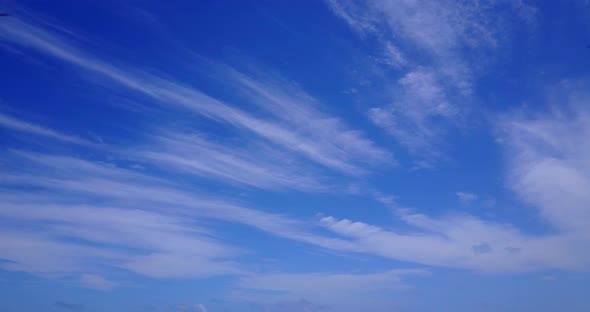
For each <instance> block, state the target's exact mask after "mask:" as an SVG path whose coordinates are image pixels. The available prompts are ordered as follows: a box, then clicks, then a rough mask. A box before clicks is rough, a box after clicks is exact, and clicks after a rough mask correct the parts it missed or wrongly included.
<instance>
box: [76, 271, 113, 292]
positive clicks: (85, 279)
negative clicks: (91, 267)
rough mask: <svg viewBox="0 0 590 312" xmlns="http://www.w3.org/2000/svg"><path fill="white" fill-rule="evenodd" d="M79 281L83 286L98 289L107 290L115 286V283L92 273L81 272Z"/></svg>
mask: <svg viewBox="0 0 590 312" xmlns="http://www.w3.org/2000/svg"><path fill="white" fill-rule="evenodd" d="M80 282H81V283H82V285H84V287H87V288H94V289H99V290H108V289H111V288H113V287H114V286H115V283H113V282H111V281H109V280H107V279H105V278H104V277H102V276H98V275H92V274H82V276H81V277H80Z"/></svg>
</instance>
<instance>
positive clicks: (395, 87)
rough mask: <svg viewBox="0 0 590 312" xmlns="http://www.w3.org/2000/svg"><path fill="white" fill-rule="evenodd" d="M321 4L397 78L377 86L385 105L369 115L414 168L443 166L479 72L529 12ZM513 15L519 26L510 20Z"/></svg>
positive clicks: (444, 4) (484, 5) (481, 6)
mask: <svg viewBox="0 0 590 312" xmlns="http://www.w3.org/2000/svg"><path fill="white" fill-rule="evenodd" d="M327 2H328V5H329V6H330V7H331V8H332V11H333V12H334V13H335V15H336V16H338V17H340V18H342V19H343V20H344V21H346V22H347V23H348V24H349V25H350V26H351V28H353V29H354V30H356V31H357V32H358V33H359V34H361V35H362V37H367V36H372V37H373V38H374V39H376V40H377V42H379V43H380V44H381V46H382V48H381V49H380V50H383V51H385V55H386V56H387V57H388V59H389V61H387V62H385V63H386V64H391V65H393V71H394V72H395V75H394V76H399V75H400V74H401V75H402V78H401V79H398V80H397V81H396V82H392V81H387V80H386V81H382V82H381V83H382V84H383V85H386V86H388V87H387V88H386V89H385V90H382V91H381V90H380V91H379V92H380V93H385V94H390V99H389V100H388V101H389V103H378V105H376V106H375V107H373V108H371V109H370V110H369V113H368V115H369V118H370V119H371V120H372V121H373V122H374V123H375V124H376V125H377V126H379V127H382V128H384V129H385V130H386V131H387V132H388V133H389V134H391V135H392V136H393V137H394V139H395V140H396V141H397V142H398V143H399V144H401V145H402V146H403V147H405V148H407V149H408V150H409V152H410V153H411V155H412V156H414V158H415V159H414V165H415V166H416V167H433V166H435V165H436V164H437V163H439V162H441V161H444V160H446V157H445V154H446V153H445V145H444V144H442V142H443V141H444V139H445V137H446V133H447V132H448V131H449V130H450V129H453V128H454V127H455V126H457V125H458V124H460V122H461V121H462V120H463V119H464V116H465V114H468V113H469V111H470V106H471V105H472V102H474V100H473V98H472V94H473V91H474V89H475V87H474V86H475V85H476V83H477V77H478V76H479V72H480V71H481V69H482V68H485V67H486V66H487V64H490V63H492V62H493V60H494V57H493V56H494V55H495V54H498V53H497V48H498V47H499V46H508V43H509V38H510V36H509V32H508V30H510V29H511V27H516V26H513V25H512V24H514V25H518V24H519V23H521V22H522V23H528V22H529V18H530V16H531V12H532V11H531V10H532V9H531V8H529V7H528V6H527V5H525V4H523V3H522V2H519V3H518V4H516V3H515V4H514V5H509V6H503V5H499V4H498V3H495V2H493V1H483V2H479V1H478V2H456V1H455V2H453V1H429V0H419V1H373V0H366V1H347V0H342V1H336V0H331V1H327ZM520 13H522V14H521V16H522V20H519V19H513V18H512V17H513V16H514V15H515V14H517V15H519V14H520ZM506 16H509V17H510V18H505V17H506ZM508 21H510V22H508ZM378 59H379V58H378ZM368 71H369V73H370V71H371V70H370V69H368ZM387 77H389V76H387ZM373 79H381V80H382V79H383V77H380V76H378V77H374V78H373ZM386 79H389V78H386ZM381 97H382V96H381Z"/></svg>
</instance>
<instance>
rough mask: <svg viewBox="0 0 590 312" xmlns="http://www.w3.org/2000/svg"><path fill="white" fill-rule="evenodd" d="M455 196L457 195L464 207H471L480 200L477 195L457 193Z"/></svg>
mask: <svg viewBox="0 0 590 312" xmlns="http://www.w3.org/2000/svg"><path fill="white" fill-rule="evenodd" d="M455 194H456V195H457V198H458V199H459V202H461V204H463V205H470V204H471V203H473V202H474V201H476V200H477V199H478V196H477V195H475V194H473V193H469V192H456V193H455Z"/></svg>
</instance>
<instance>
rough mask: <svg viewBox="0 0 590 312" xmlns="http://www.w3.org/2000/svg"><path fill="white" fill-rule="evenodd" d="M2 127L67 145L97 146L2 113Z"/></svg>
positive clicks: (0, 122)
mask: <svg viewBox="0 0 590 312" xmlns="http://www.w3.org/2000/svg"><path fill="white" fill-rule="evenodd" d="M0 126H1V127H5V128H8V129H10V130H15V131H19V132H25V133H30V134H34V135H38V136H42V137H48V138H51V139H55V140H58V141H63V142H66V143H74V144H80V145H87V146H92V145H95V143H93V142H90V141H88V140H85V139H82V138H79V137H76V136H72V135H67V134H64V133H60V132H57V131H54V130H52V129H49V128H46V127H43V126H40V125H37V124H33V123H30V122H26V121H23V120H20V119H17V118H14V117H11V116H8V115H6V114H2V113H0Z"/></svg>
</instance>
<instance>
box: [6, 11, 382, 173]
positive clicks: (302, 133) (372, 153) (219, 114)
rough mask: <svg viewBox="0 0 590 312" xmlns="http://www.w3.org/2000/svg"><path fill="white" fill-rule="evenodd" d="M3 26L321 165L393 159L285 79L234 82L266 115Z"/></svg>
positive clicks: (35, 45)
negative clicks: (291, 89) (284, 84)
mask: <svg viewBox="0 0 590 312" xmlns="http://www.w3.org/2000/svg"><path fill="white" fill-rule="evenodd" d="M0 27H1V28H0V37H2V38H3V39H4V40H8V41H10V42H12V43H14V44H17V45H20V46H24V47H27V48H31V49H34V50H36V51H39V52H42V53H44V54H46V55H49V56H52V57H55V58H58V59H60V60H62V61H65V62H67V63H69V64H71V65H74V66H76V67H78V68H79V69H81V70H84V71H86V72H90V73H93V74H96V75H98V76H100V77H102V78H106V79H107V80H109V81H110V82H112V83H115V84H116V85H118V86H123V87H125V88H128V89H129V90H131V91H135V92H139V93H141V94H143V95H146V96H148V97H150V98H152V99H153V100H155V103H157V104H158V105H164V106H169V105H172V106H174V107H176V108H178V109H185V110H189V111H191V112H193V113H196V114H199V115H201V116H204V117H207V118H210V119H212V120H214V121H217V122H221V123H224V124H225V125H226V126H230V127H234V128H235V129H237V130H246V131H249V132H250V133H251V134H253V135H255V136H257V137H259V138H261V139H264V140H267V141H269V142H271V143H273V144H276V145H277V146H278V147H279V148H282V149H286V150H289V151H292V152H296V153H298V154H299V155H300V156H301V157H304V158H305V159H308V160H311V161H313V162H314V163H316V164H319V165H321V166H325V167H327V168H331V169H335V170H339V171H343V172H345V173H349V174H359V173H361V172H362V171H363V169H362V167H361V166H360V165H359V164H358V162H359V161H360V162H361V163H363V162H365V164H366V159H369V160H371V161H375V162H379V163H387V162H390V161H391V160H392V158H391V156H390V155H389V153H388V152H386V151H384V150H382V149H380V148H379V147H377V146H376V145H374V144H373V143H372V142H371V141H370V140H368V139H366V138H364V137H363V135H362V134H361V133H360V132H359V131H355V130H352V129H349V128H348V127H347V126H345V125H344V123H343V122H341V121H340V120H338V119H337V118H334V117H328V116H327V115H322V114H320V113H319V112H317V111H315V110H314V109H312V108H310V107H307V108H306V105H307V104H306V103H305V102H308V101H310V99H312V98H311V97H310V96H308V95H306V94H305V93H303V92H298V93H296V94H291V95H288V93H287V91H284V90H281V86H280V85H275V86H274V88H273V89H271V88H268V87H266V86H265V85H267V84H268V83H266V82H257V81H254V80H252V79H248V77H247V76H244V75H241V76H239V78H238V79H237V80H236V81H234V83H238V84H241V85H243V87H244V88H247V89H249V90H250V91H252V92H253V93H252V94H253V95H255V96H256V98H258V99H259V100H261V101H263V102H265V103H263V105H264V106H265V107H266V108H269V109H270V108H272V105H274V106H275V108H273V110H272V111H273V112H274V113H275V118H267V119H264V118H260V117H257V116H254V115H252V114H250V113H247V112H245V111H243V110H240V109H238V108H236V107H234V106H231V105H229V104H227V103H225V102H222V101H220V100H217V99H214V98H212V97H210V96H208V95H206V94H204V93H203V92H201V91H199V90H197V89H194V88H192V87H190V86H188V85H186V84H183V83H180V82H178V81H174V80H170V79H166V78H162V77H159V76H156V75H153V74H148V73H145V72H141V71H139V70H133V69H129V70H123V69H121V67H116V66H114V65H112V64H111V63H109V62H105V61H103V60H100V59H98V58H96V57H94V56H92V55H90V54H89V53H86V52H83V51H82V50H80V49H79V48H76V47H75V45H74V44H73V43H71V42H70V41H69V40H67V39H66V38H63V37H62V36H60V35H58V34H55V33H52V32H48V31H45V30H42V29H40V28H38V27H36V26H34V25H32V24H29V23H26V22H24V21H20V20H17V19H14V20H11V21H9V22H8V23H3V24H2V25H0ZM236 77H237V76H236ZM261 101H259V102H258V103H260V102H261ZM276 107H278V108H279V111H277V110H276ZM286 116H289V118H286ZM276 117H281V121H285V120H291V121H292V122H290V123H288V124H285V123H283V122H277V120H276Z"/></svg>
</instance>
